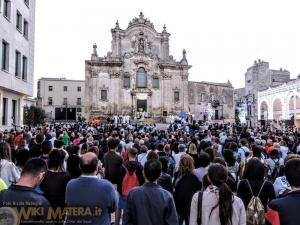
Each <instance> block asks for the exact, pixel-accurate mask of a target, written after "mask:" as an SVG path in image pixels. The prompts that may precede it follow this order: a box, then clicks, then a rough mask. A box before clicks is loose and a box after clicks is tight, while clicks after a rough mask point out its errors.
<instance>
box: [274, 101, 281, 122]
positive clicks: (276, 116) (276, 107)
mask: <svg viewBox="0 0 300 225" xmlns="http://www.w3.org/2000/svg"><path fill="white" fill-rule="evenodd" d="M273 119H274V120H276V121H279V120H281V119H282V102H281V100H280V99H279V98H276V99H275V101H274V102H273Z"/></svg>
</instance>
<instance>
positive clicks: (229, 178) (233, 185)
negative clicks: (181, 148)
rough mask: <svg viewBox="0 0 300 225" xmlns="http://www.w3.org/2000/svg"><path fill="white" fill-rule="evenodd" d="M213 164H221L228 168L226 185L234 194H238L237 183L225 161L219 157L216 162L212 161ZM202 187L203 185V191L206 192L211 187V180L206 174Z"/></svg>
mask: <svg viewBox="0 0 300 225" xmlns="http://www.w3.org/2000/svg"><path fill="white" fill-rule="evenodd" d="M212 163H219V164H221V165H222V166H224V167H225V168H226V171H227V181H226V184H227V185H228V186H229V187H230V189H231V190H232V191H233V192H236V191H237V181H236V180H235V179H234V177H233V176H232V174H231V173H230V172H229V171H228V168H227V164H226V162H225V160H224V159H223V158H220V157H217V158H215V160H214V161H212ZM202 185H203V188H202V189H204V190H205V189H206V188H207V187H208V186H209V185H210V183H209V180H208V174H205V175H204V176H203V178H202Z"/></svg>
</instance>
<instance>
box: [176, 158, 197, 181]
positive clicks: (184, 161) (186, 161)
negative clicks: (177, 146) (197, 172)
mask: <svg viewBox="0 0 300 225" xmlns="http://www.w3.org/2000/svg"><path fill="white" fill-rule="evenodd" d="M194 169H195V165H194V159H193V158H192V157H191V156H190V155H188V154H185V155H183V156H181V158H180V161H179V168H178V172H179V175H180V176H183V175H187V174H192V173H193V170H194Z"/></svg>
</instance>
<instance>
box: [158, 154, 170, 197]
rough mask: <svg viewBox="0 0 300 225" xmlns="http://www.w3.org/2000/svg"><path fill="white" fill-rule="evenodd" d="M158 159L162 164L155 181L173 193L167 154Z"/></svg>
mask: <svg viewBox="0 0 300 225" xmlns="http://www.w3.org/2000/svg"><path fill="white" fill-rule="evenodd" d="M159 161H160V163H161V165H162V174H161V176H160V178H159V179H158V180H157V183H158V184H159V185H160V186H161V187H162V188H163V189H165V190H167V191H169V192H170V193H171V194H173V184H172V177H171V176H170V174H169V159H168V157H167V156H162V157H159Z"/></svg>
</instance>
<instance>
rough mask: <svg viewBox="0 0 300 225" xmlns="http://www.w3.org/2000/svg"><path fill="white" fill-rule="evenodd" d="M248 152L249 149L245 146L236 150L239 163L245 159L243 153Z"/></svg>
mask: <svg viewBox="0 0 300 225" xmlns="http://www.w3.org/2000/svg"><path fill="white" fill-rule="evenodd" d="M246 152H249V148H248V147H246V146H242V147H240V148H239V150H238V155H239V156H240V157H241V162H243V161H244V160H245V159H246V155H245V153H246Z"/></svg>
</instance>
